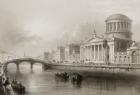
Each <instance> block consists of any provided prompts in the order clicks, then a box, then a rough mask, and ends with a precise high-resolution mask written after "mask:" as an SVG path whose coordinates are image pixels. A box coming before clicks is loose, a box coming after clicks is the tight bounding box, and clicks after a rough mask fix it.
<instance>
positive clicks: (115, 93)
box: [8, 64, 140, 95]
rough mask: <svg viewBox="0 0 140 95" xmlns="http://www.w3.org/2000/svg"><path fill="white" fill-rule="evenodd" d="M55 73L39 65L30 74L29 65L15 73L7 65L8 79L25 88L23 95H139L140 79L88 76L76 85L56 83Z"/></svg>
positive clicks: (21, 66) (13, 67)
mask: <svg viewBox="0 0 140 95" xmlns="http://www.w3.org/2000/svg"><path fill="white" fill-rule="evenodd" d="M56 72H62V71H61V70H47V71H42V67H41V65H40V64H35V65H34V69H33V72H31V71H30V65H29V64H21V65H20V72H17V71H16V65H14V64H9V65H8V76H9V77H10V79H13V78H16V79H17V80H18V81H20V82H21V83H22V84H23V85H24V86H25V87H26V90H27V91H26V93H25V94H24V95H140V79H139V77H136V76H125V75H124V76H121V77H120V76H118V75H112V76H107V77H105V76H103V77H99V76H90V75H92V74H89V76H86V77H84V80H83V81H82V83H81V84H80V85H77V84H73V83H71V82H70V81H68V82H58V81H56V80H55V75H54V74H55V73H56ZM84 75H85V73H84ZM17 95H20V94H17Z"/></svg>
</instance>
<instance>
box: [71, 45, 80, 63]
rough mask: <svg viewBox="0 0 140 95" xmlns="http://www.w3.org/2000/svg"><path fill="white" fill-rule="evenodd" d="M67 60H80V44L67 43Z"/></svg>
mask: <svg viewBox="0 0 140 95" xmlns="http://www.w3.org/2000/svg"><path fill="white" fill-rule="evenodd" d="M69 61H70V62H79V61H80V44H74V43H73V44H70V45H69Z"/></svg>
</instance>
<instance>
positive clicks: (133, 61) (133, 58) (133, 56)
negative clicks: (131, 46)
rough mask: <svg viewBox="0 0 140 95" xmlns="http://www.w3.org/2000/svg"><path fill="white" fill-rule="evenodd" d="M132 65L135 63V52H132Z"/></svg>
mask: <svg viewBox="0 0 140 95" xmlns="http://www.w3.org/2000/svg"><path fill="white" fill-rule="evenodd" d="M132 63H137V52H136V51H133V52H132Z"/></svg>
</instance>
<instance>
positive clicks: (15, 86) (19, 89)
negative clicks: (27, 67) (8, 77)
mask: <svg viewBox="0 0 140 95" xmlns="http://www.w3.org/2000/svg"><path fill="white" fill-rule="evenodd" d="M11 86H12V88H13V90H14V91H17V92H18V93H25V87H24V86H23V85H22V84H21V82H18V81H17V80H16V79H13V81H12V83H11Z"/></svg>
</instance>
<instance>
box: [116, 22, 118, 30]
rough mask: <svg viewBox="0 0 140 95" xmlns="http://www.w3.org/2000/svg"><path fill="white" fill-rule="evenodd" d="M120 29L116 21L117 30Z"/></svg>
mask: <svg viewBox="0 0 140 95" xmlns="http://www.w3.org/2000/svg"><path fill="white" fill-rule="evenodd" d="M117 30H118V23H117V22H116V31H117Z"/></svg>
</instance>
